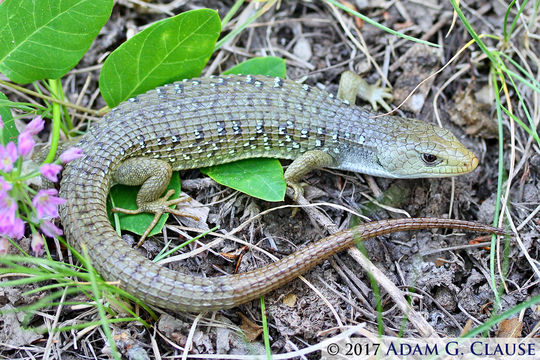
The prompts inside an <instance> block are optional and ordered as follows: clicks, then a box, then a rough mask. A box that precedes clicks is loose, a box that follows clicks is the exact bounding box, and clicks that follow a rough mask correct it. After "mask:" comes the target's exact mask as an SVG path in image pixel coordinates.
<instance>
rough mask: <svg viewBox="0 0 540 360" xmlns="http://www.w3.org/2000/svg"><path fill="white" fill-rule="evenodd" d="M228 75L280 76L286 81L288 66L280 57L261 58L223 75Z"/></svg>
mask: <svg viewBox="0 0 540 360" xmlns="http://www.w3.org/2000/svg"><path fill="white" fill-rule="evenodd" d="M227 74H243V75H266V76H278V77H280V78H283V79H285V77H286V76H287V66H286V64H285V60H283V59H282V58H279V57H275V56H267V57H259V58H253V59H249V60H246V61H244V62H242V63H240V64H238V65H236V66H234V67H232V68H230V69H229V70H226V71H225V72H224V73H223V75H227Z"/></svg>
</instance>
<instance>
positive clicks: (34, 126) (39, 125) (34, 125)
mask: <svg viewBox="0 0 540 360" xmlns="http://www.w3.org/2000/svg"><path fill="white" fill-rule="evenodd" d="M44 126H45V121H43V119H42V118H41V116H36V117H35V118H34V120H32V121H30V122H29V123H28V125H26V127H25V128H24V131H23V132H25V133H27V134H30V135H36V134H37V133H39V132H40V131H41V130H43V128H44Z"/></svg>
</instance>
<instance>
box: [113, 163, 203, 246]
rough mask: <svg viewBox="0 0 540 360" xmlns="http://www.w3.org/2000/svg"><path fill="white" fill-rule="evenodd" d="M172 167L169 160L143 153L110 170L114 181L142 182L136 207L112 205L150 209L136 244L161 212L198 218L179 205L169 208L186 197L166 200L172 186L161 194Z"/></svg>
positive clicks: (125, 210)
mask: <svg viewBox="0 0 540 360" xmlns="http://www.w3.org/2000/svg"><path fill="white" fill-rule="evenodd" d="M171 175H172V169H171V166H170V165H169V163H167V162H165V161H163V160H158V159H149V158H144V157H136V158H130V159H127V160H125V161H123V162H122V163H121V164H120V166H119V167H118V169H116V171H115V172H114V174H113V180H114V182H115V183H116V184H122V185H130V186H137V185H141V188H140V190H139V192H138V193H137V207H138V208H137V209H136V210H130V209H122V208H117V207H115V208H113V209H112V210H111V211H113V212H121V213H123V214H130V215H134V214H140V213H145V212H147V213H153V214H154V219H153V220H152V222H151V223H150V225H148V227H147V228H146V230H145V232H144V233H143V235H142V236H141V239H140V240H139V243H138V244H137V246H140V245H141V244H142V243H143V242H144V240H145V239H146V237H147V236H148V234H149V233H150V231H152V229H153V228H154V226H156V224H157V222H158V221H159V219H160V217H161V215H163V214H164V213H171V214H174V215H178V216H185V217H190V218H193V219H195V220H198V219H197V218H196V217H194V216H192V215H188V214H185V213H183V212H181V211H180V210H178V209H172V208H171V207H170V206H172V205H177V204H179V203H182V202H185V201H187V200H188V199H189V198H178V199H173V200H169V198H170V197H171V196H172V195H173V194H174V190H172V189H171V190H169V191H167V193H166V194H165V195H164V196H161V194H163V192H164V191H165V189H167V185H168V184H169V181H170V180H171Z"/></svg>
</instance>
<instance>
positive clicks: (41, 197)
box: [32, 189, 66, 219]
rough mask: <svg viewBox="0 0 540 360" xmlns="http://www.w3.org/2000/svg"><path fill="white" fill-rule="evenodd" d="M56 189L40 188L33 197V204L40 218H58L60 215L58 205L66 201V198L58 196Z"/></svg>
mask: <svg viewBox="0 0 540 360" xmlns="http://www.w3.org/2000/svg"><path fill="white" fill-rule="evenodd" d="M57 194H58V191H57V190H56V189H45V190H40V191H38V193H37V194H36V196H34V198H33V199H32V204H33V205H34V207H35V208H36V211H37V215H38V218H39V219H46V218H56V217H58V205H61V204H63V203H65V202H66V200H64V199H62V198H59V197H57V196H56V195H57Z"/></svg>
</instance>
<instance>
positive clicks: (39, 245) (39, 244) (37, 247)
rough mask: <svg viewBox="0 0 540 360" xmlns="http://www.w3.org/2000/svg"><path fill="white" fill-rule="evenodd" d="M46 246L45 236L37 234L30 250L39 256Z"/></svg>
mask: <svg viewBox="0 0 540 360" xmlns="http://www.w3.org/2000/svg"><path fill="white" fill-rule="evenodd" d="M44 244H45V242H44V241H43V236H41V234H39V233H37V232H35V233H33V234H32V242H30V248H31V249H32V251H33V252H34V255H35V256H39V255H40V254H41V251H42V250H43V245H44Z"/></svg>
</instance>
